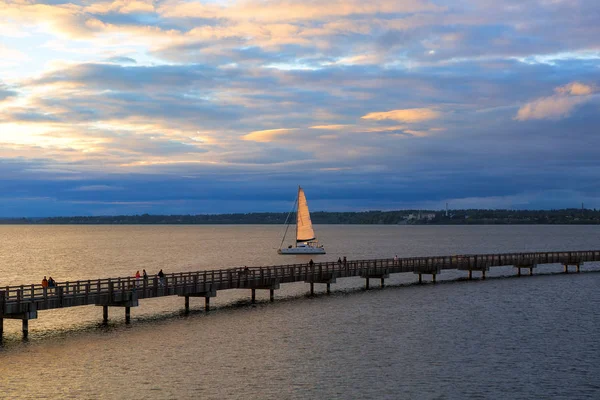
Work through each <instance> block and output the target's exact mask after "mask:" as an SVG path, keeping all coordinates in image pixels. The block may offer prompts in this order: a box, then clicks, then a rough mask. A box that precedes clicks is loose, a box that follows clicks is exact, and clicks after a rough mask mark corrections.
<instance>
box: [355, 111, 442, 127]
mask: <svg viewBox="0 0 600 400" xmlns="http://www.w3.org/2000/svg"><path fill="white" fill-rule="evenodd" d="M440 115H441V114H440V113H439V112H438V111H435V110H432V109H430V108H407V109H404V110H391V111H385V112H372V113H368V114H367V115H364V116H362V117H361V118H362V119H370V120H375V121H382V120H392V121H399V122H408V123H413V122H422V121H428V120H432V119H436V118H439V116H440Z"/></svg>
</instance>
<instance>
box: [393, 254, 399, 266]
mask: <svg viewBox="0 0 600 400" xmlns="http://www.w3.org/2000/svg"><path fill="white" fill-rule="evenodd" d="M394 265H398V254H396V255H395V256H394Z"/></svg>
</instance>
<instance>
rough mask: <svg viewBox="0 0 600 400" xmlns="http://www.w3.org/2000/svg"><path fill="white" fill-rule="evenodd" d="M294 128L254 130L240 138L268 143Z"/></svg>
mask: <svg viewBox="0 0 600 400" xmlns="http://www.w3.org/2000/svg"><path fill="white" fill-rule="evenodd" d="M294 130H295V129H294V128H279V129H267V130H264V131H254V132H250V133H249V134H247V135H244V136H242V140H249V141H252V142H261V143H268V142H272V141H274V140H275V139H277V138H278V137H279V136H281V135H287V134H290V133H292V132H293V131H294Z"/></svg>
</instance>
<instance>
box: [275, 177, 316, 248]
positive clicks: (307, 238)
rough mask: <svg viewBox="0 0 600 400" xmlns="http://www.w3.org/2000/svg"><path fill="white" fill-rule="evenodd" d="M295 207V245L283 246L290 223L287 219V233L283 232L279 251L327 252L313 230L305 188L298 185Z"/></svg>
mask: <svg viewBox="0 0 600 400" xmlns="http://www.w3.org/2000/svg"><path fill="white" fill-rule="evenodd" d="M294 208H295V209H296V243H295V246H292V245H289V246H288V247H286V248H284V247H283V242H284V241H285V235H286V233H287V230H288V228H289V225H290V224H289V223H288V220H286V221H285V224H286V228H285V233H284V234H283V239H281V245H280V246H279V250H277V252H278V253H279V254H325V249H324V248H323V246H322V245H319V242H318V241H317V237H316V236H315V231H314V230H313V226H312V222H311V220H310V212H309V211H308V203H307V202H306V196H305V195H304V190H303V189H302V188H301V187H300V186H298V196H297V197H296V203H295V204H294ZM290 214H291V212H290ZM288 219H289V214H288ZM290 223H291V221H290Z"/></svg>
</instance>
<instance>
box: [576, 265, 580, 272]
mask: <svg viewBox="0 0 600 400" xmlns="http://www.w3.org/2000/svg"><path fill="white" fill-rule="evenodd" d="M579 272H580V271H579V264H577V273H579Z"/></svg>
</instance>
